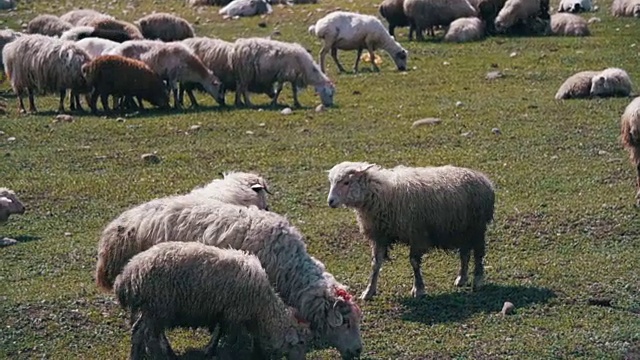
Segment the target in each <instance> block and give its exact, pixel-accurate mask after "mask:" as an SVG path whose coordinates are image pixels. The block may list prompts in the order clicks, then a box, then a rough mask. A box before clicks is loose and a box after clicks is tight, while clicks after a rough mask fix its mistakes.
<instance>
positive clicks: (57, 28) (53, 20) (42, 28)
mask: <svg viewBox="0 0 640 360" xmlns="http://www.w3.org/2000/svg"><path fill="white" fill-rule="evenodd" d="M72 27H73V25H71V24H69V23H68V22H66V21H62V20H60V18H59V17H57V16H55V15H49V14H43V15H38V16H36V17H35V18H33V19H32V20H31V21H29V23H28V24H27V30H26V33H27V34H41V35H47V36H60V35H62V33H63V32H65V31H67V30H69V29H71V28H72Z"/></svg>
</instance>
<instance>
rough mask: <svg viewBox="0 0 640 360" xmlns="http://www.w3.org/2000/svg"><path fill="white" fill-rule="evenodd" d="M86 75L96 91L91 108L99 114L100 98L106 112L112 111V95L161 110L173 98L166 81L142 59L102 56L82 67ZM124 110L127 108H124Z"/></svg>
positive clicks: (89, 83) (93, 94) (94, 91)
mask: <svg viewBox="0 0 640 360" xmlns="http://www.w3.org/2000/svg"><path fill="white" fill-rule="evenodd" d="M81 70H82V74H83V76H84V77H85V79H86V80H87V84H88V85H89V86H90V87H91V89H92V90H93V92H92V94H91V100H90V101H89V105H90V106H91V111H92V112H93V113H94V114H95V113H97V111H98V110H97V107H96V102H97V101H98V97H100V100H101V102H102V107H103V108H104V111H105V112H107V113H108V112H109V103H108V97H109V95H113V96H115V97H122V96H135V97H137V98H138V102H139V104H140V106H142V99H144V100H147V101H149V102H150V103H151V104H153V105H156V106H158V107H161V108H167V107H169V95H168V94H167V92H166V91H165V86H164V83H163V81H162V78H161V77H160V76H159V75H158V74H156V73H155V72H154V71H153V70H151V69H150V68H149V67H148V66H147V65H146V64H145V63H143V62H142V61H139V60H134V59H129V58H126V57H123V56H118V55H101V56H98V57H96V58H95V59H93V60H91V61H90V62H88V63H86V64H84V65H83V66H82V69H81ZM123 110H124V109H123Z"/></svg>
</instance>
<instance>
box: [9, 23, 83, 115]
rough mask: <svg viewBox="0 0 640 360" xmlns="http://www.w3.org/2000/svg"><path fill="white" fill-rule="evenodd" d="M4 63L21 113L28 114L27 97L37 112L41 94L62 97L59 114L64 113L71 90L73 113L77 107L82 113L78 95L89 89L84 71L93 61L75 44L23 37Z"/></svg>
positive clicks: (12, 46)
mask: <svg viewBox="0 0 640 360" xmlns="http://www.w3.org/2000/svg"><path fill="white" fill-rule="evenodd" d="M2 59H3V61H4V71H5V73H6V74H7V75H8V76H9V79H10V80H11V87H12V88H13V91H14V92H15V94H16V95H17V96H18V101H19V106H20V111H21V112H26V110H25V108H24V103H23V101H22V97H23V96H24V95H25V93H26V94H28V96H29V111H30V112H36V111H37V109H36V106H35V103H34V99H33V97H34V94H35V93H36V92H38V93H56V94H60V103H59V106H58V112H61V113H62V112H64V98H65V96H66V92H67V91H66V90H67V89H71V92H72V107H71V109H72V110H73V109H74V108H75V107H76V106H77V107H78V108H79V110H81V108H80V101H79V98H78V97H77V94H78V93H86V92H88V90H89V89H88V88H87V84H86V81H85V80H84V77H83V76H82V72H81V70H80V69H81V67H82V65H84V64H85V63H87V62H89V61H90V60H91V57H90V56H89V54H87V52H86V51H84V50H82V49H80V48H79V47H77V46H76V45H75V44H74V43H72V42H68V41H63V40H60V39H57V38H52V37H48V36H44V35H39V34H30V35H23V36H20V37H18V38H17V39H16V40H14V41H12V42H10V43H8V44H7V45H5V47H4V49H2ZM74 93H75V95H74ZM74 99H75V100H76V103H75V104H74V101H73V100H74Z"/></svg>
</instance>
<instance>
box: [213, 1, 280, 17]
mask: <svg viewBox="0 0 640 360" xmlns="http://www.w3.org/2000/svg"><path fill="white" fill-rule="evenodd" d="M272 12H273V8H272V7H271V5H270V4H269V3H267V2H266V1H265V0H233V1H231V2H230V3H229V4H227V5H226V6H225V7H223V8H222V9H220V10H219V11H218V14H220V15H224V16H225V17H234V16H244V17H246V16H255V15H262V14H271V13H272Z"/></svg>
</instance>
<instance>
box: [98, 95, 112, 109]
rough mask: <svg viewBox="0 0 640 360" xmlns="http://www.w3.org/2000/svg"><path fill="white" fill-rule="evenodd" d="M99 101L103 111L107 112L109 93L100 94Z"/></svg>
mask: <svg viewBox="0 0 640 360" xmlns="http://www.w3.org/2000/svg"><path fill="white" fill-rule="evenodd" d="M100 102H101V103H102V108H103V109H104V112H105V113H109V112H110V111H109V95H107V94H100Z"/></svg>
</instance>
